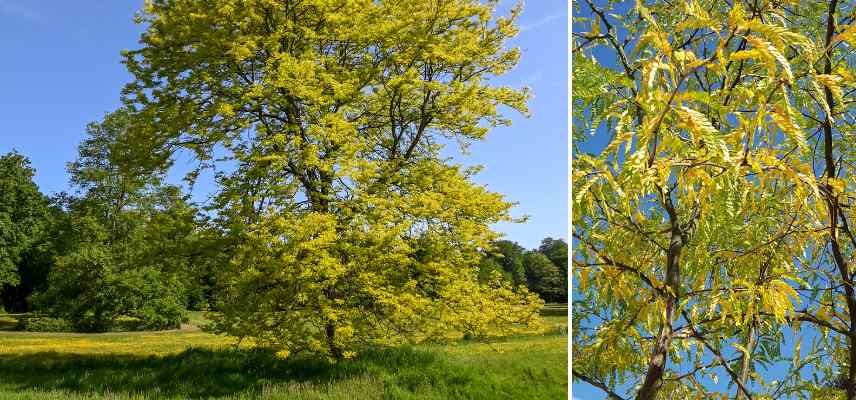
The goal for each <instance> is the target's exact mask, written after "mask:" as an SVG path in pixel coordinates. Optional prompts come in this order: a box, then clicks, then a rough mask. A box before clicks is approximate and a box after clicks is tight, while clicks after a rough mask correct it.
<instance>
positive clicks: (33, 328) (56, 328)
mask: <svg viewBox="0 0 856 400" xmlns="http://www.w3.org/2000/svg"><path fill="white" fill-rule="evenodd" d="M15 330H18V331H24V332H74V331H75V329H74V325H73V324H71V323H69V322H68V321H66V320H64V319H62V318H55V317H47V316H40V315H27V316H22V317H21V318H18V323H17V324H16V325H15Z"/></svg>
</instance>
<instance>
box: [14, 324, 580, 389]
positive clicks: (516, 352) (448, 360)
mask: <svg viewBox="0 0 856 400" xmlns="http://www.w3.org/2000/svg"><path fill="white" fill-rule="evenodd" d="M545 319H547V321H548V322H549V323H551V324H552V325H554V327H555V328H554V329H552V330H551V332H553V333H552V334H548V335H544V336H519V337H514V338H508V339H503V340H495V341H491V342H476V341H463V342H456V343H451V344H430V345H420V346H414V347H403V348H395V349H373V350H365V351H363V352H362V353H361V355H360V357H359V358H358V359H356V360H350V361H345V362H341V363H338V364H335V365H331V364H329V363H327V362H326V361H323V360H318V359H315V358H308V357H307V358H290V359H288V360H280V359H277V358H275V357H274V356H273V354H271V353H270V352H269V351H265V350H247V349H244V350H237V351H236V350H234V347H233V346H232V344H233V343H234V342H233V341H232V340H231V339H228V338H224V337H220V336H215V335H211V334H208V333H204V332H200V331H199V330H198V329H196V328H195V326H194V325H198V324H201V323H204V317H203V316H202V315H201V314H193V315H191V323H190V324H189V325H187V326H185V327H184V329H182V330H176V331H163V332H133V333H103V334H63V333H25V332H0V399H62V400H77V399H96V398H98V399H100V398H110V399H138V398H139V399H143V398H146V399H148V398H170V399H185V398H230V399H250V398H266V399H565V398H567V390H568V386H567V354H568V353H567V336H566V332H567V317H564V316H561V317H546V318H545ZM562 332H564V334H563V333H562Z"/></svg>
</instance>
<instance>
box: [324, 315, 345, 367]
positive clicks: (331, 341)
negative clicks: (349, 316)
mask: <svg viewBox="0 0 856 400" xmlns="http://www.w3.org/2000/svg"><path fill="white" fill-rule="evenodd" d="M324 333H325V335H326V336H327V349H329V350H330V356H331V357H333V359H335V360H341V359H342V349H340V348H339V346H337V345H336V326H335V325H333V323H332V322H329V321H328V322H327V325H326V326H325V327H324Z"/></svg>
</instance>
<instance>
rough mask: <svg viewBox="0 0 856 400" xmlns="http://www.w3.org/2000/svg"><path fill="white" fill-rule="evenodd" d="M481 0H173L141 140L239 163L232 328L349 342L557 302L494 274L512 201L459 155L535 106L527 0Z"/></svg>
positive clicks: (517, 315)
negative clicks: (512, 73)
mask: <svg viewBox="0 0 856 400" xmlns="http://www.w3.org/2000/svg"><path fill="white" fill-rule="evenodd" d="M496 3H497V2H496V1H487V2H481V1H476V0H407V1H374V0H216V1H201V0H154V1H149V2H148V3H147V6H146V8H145V10H143V12H141V14H140V17H139V18H140V20H141V21H142V22H143V23H145V24H146V25H147V27H146V31H145V33H144V34H143V35H142V37H141V43H142V47H141V48H140V49H138V50H134V51H130V52H128V53H127V54H126V58H125V62H126V64H127V66H128V68H129V70H130V72H131V73H132V74H133V75H134V78H135V79H134V81H133V82H132V83H131V84H129V85H128V86H127V88H126V90H125V92H124V93H125V99H126V103H127V104H128V106H129V107H131V108H133V109H134V110H135V112H136V114H137V116H138V117H139V118H138V119H139V121H140V123H139V126H138V127H137V128H136V129H134V130H133V131H134V132H133V133H132V134H131V137H133V139H131V140H129V146H132V147H134V148H135V153H136V154H140V155H147V157H140V158H139V159H138V160H139V162H141V163H143V164H145V163H151V165H152V166H160V165H163V164H165V163H167V164H168V163H169V162H170V161H169V160H170V159H171V157H172V154H174V152H176V151H179V150H189V151H191V152H193V154H194V155H195V157H196V159H197V160H199V161H200V168H206V167H209V166H215V167H217V166H219V167H222V169H221V170H220V171H221V173H220V174H219V175H218V191H217V194H216V198H215V200H214V202H213V208H214V209H215V210H216V211H217V213H218V218H217V221H218V223H219V226H220V227H221V228H222V229H223V230H224V231H225V232H228V235H229V236H230V237H231V238H232V242H231V244H230V245H229V246H228V249H225V250H226V251H229V252H230V257H231V259H230V263H229V266H228V268H227V270H226V271H223V274H224V279H223V282H226V287H225V288H224V290H225V295H224V296H223V298H222V299H221V300H222V304H221V305H220V306H221V308H222V310H223V313H222V314H220V316H219V317H218V319H217V326H218V329H219V330H220V331H221V332H224V333H227V334H232V335H236V336H241V337H251V338H254V339H255V340H256V342H258V343H262V344H270V345H274V346H279V347H281V348H282V352H281V353H280V354H283V355H286V354H288V353H289V352H291V353H294V352H298V351H311V352H317V353H321V354H326V355H327V356H329V357H331V358H333V359H338V358H342V357H350V356H352V355H354V354H355V353H354V350H355V349H356V348H357V347H358V346H359V345H362V344H378V343H380V344H395V343H401V342H412V341H419V340H423V339H425V338H430V337H437V336H442V335H447V334H448V333H449V332H450V331H452V332H457V333H459V334H471V335H477V336H478V335H491V334H503V333H508V332H512V331H515V330H517V329H522V328H524V327H527V326H528V327H529V328H531V327H533V326H534V327H537V326H539V323H540V322H539V321H540V319H539V317H538V315H537V311H538V308H539V306H540V301H539V300H537V297H534V296H533V295H531V294H529V293H527V292H526V290H525V289H513V288H511V287H509V286H508V285H507V284H504V283H501V282H500V281H499V280H498V279H497V280H495V281H494V283H492V284H487V285H480V284H479V283H478V281H477V265H478V263H479V261H480V260H479V258H480V254H482V253H481V250H483V249H485V248H488V247H489V246H490V243H491V242H492V241H493V240H495V239H496V238H497V234H496V233H495V232H493V231H492V230H491V229H490V225H491V224H493V223H496V222H499V221H508V220H510V219H511V217H510V214H509V210H510V207H511V204H510V203H508V202H506V201H504V200H503V198H502V196H501V195H499V194H497V193H492V192H490V191H488V190H487V189H486V188H484V187H482V186H479V185H476V184H474V183H473V182H472V181H471V176H472V175H473V174H474V173H476V172H477V170H475V169H472V168H464V167H462V166H459V165H456V164H453V163H452V162H451V160H449V159H447V158H444V157H443V156H442V155H441V149H442V148H443V146H444V145H445V144H447V143H450V142H452V143H453V142H458V143H460V144H461V145H463V146H466V144H467V143H469V142H472V141H476V140H481V139H483V138H484V137H485V135H486V134H487V133H488V132H489V130H490V128H491V127H493V126H497V125H504V124H508V123H509V120H508V119H507V118H505V117H503V115H502V114H501V112H502V111H503V109H505V110H509V111H515V110H516V111H520V112H526V106H525V100H526V98H527V93H526V92H525V91H523V90H518V89H514V88H510V87H505V86H497V85H495V84H492V83H491V81H490V80H491V78H492V77H495V76H498V75H501V74H503V73H505V72H506V71H508V70H509V69H510V68H512V67H513V66H514V65H515V63H516V62H517V60H518V57H519V52H518V50H517V49H513V48H508V46H507V40H508V39H509V38H510V37H512V36H513V35H514V34H515V33H516V32H517V29H516V28H515V26H514V19H515V17H516V15H517V14H518V12H519V9H515V11H513V12H512V15H511V16H509V17H497V15H496V12H495V7H496Z"/></svg>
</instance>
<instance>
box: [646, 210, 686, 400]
mask: <svg viewBox="0 0 856 400" xmlns="http://www.w3.org/2000/svg"><path fill="white" fill-rule="evenodd" d="M664 203H665V206H666V210H667V211H668V212H669V221H670V224H671V239H670V240H669V250H668V253H667V254H666V286H667V287H668V288H670V289H671V290H672V293H666V294H665V296H666V319H665V320H664V321H663V324H662V325H661V326H660V331H659V332H658V333H657V340H656V342H655V343H654V349H653V351H652V352H651V358H650V360H649V361H648V371H647V373H646V374H645V380H644V381H643V383H642V387H640V388H639V391H638V392H637V393H636V400H653V399H654V398H656V396H657V392H658V391H659V390H660V385H661V384H662V378H663V372H664V371H665V369H666V359H667V357H668V356H669V345H670V344H671V343H672V334H673V333H674V327H672V319H673V317H674V315H675V314H676V312H677V310H676V308H677V305H678V301H679V299H680V280H681V269H680V256H681V250H682V249H683V247H684V235H683V232H682V231H681V228H680V224H679V222H678V217H677V213H676V212H675V209H674V207H673V206H672V204H671V200H670V199H664Z"/></svg>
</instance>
